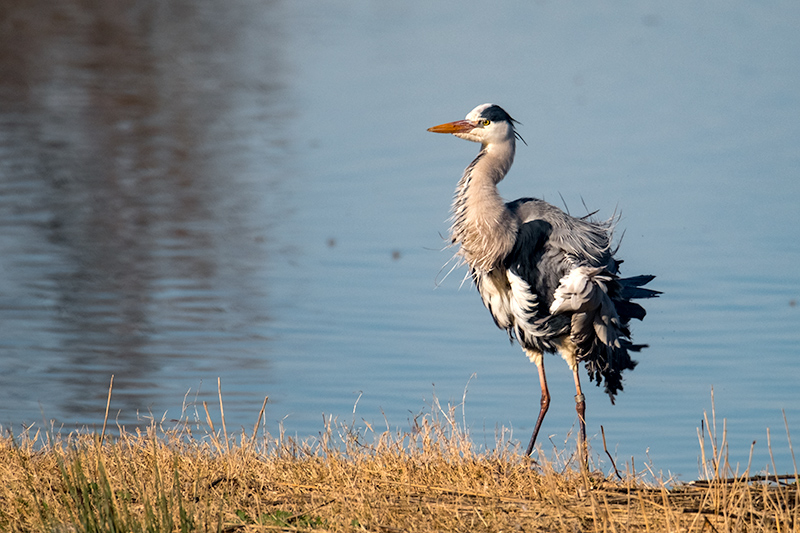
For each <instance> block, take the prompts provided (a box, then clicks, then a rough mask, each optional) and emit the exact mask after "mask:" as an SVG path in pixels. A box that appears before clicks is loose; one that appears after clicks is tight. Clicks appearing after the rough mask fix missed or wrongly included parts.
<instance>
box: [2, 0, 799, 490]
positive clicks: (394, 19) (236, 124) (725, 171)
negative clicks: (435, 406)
mask: <svg viewBox="0 0 800 533" xmlns="http://www.w3.org/2000/svg"><path fill="white" fill-rule="evenodd" d="M0 15H1V16H2V27H3V28H4V31H3V32H2V34H3V38H2V39H1V40H0V68H1V69H2V75H0V96H1V98H0V250H1V253H0V272H2V276H0V362H1V363H0V364H1V365H2V374H0V423H2V424H3V425H4V426H5V427H8V428H10V429H12V430H13V431H14V432H18V431H20V430H21V429H22V428H23V427H24V426H27V425H30V424H36V425H40V424H44V423H46V422H44V421H50V420H52V421H54V422H53V423H55V424H56V426H57V427H63V428H64V429H65V430H71V429H75V428H82V427H92V426H95V427H96V426H99V425H100V424H102V419H103V412H104V409H105V399H106V394H107V388H108V383H109V380H110V377H111V375H112V374H113V375H114V376H115V378H114V394H113V401H112V413H113V416H114V417H115V418H116V420H118V421H119V423H121V424H124V425H126V426H133V425H136V424H146V423H147V422H148V420H149V419H150V418H151V417H152V418H155V419H157V420H161V419H165V420H167V421H169V420H171V419H177V418H181V417H184V418H190V419H193V418H194V417H195V416H196V415H195V413H196V412H197V413H202V406H199V403H200V402H202V401H204V400H205V401H208V402H210V403H212V404H213V403H214V402H216V394H217V391H216V385H217V378H220V379H221V382H222V388H223V395H224V399H225V415H226V422H227V425H228V428H229V429H232V428H234V429H235V428H239V427H241V426H244V427H247V428H251V427H252V425H253V424H254V423H255V420H256V417H257V415H258V410H259V408H260V406H261V402H262V401H263V399H264V397H265V396H269V398H270V403H269V404H268V407H267V411H266V419H265V427H266V429H267V430H268V431H270V432H271V433H273V434H276V433H277V432H278V431H279V427H280V426H281V425H282V426H283V428H284V430H285V431H287V432H288V433H290V434H296V435H298V436H299V437H301V438H305V437H313V436H314V435H317V434H318V432H319V431H320V430H321V429H322V427H323V417H326V416H334V417H338V418H339V419H340V420H348V421H349V420H355V423H356V424H357V425H366V424H370V425H372V426H373V427H377V428H379V427H384V426H385V425H386V424H387V423H388V425H389V427H392V428H401V429H403V428H406V427H408V426H409V420H411V419H413V417H414V416H416V415H417V414H419V413H420V412H427V411H429V409H430V407H429V406H430V404H431V402H432V397H433V395H434V394H435V395H436V396H437V397H438V398H439V400H440V401H441V402H442V404H445V405H446V404H447V403H448V402H451V403H453V404H454V405H455V404H460V403H461V402H462V398H463V397H464V393H465V389H467V391H466V404H465V406H464V410H463V412H462V411H460V410H459V416H461V417H462V419H463V420H465V421H466V423H467V425H468V426H469V428H470V431H471V432H472V435H473V438H474V440H475V441H476V443H477V444H479V445H489V446H491V445H492V444H493V442H494V434H495V431H496V429H497V428H499V427H503V426H504V427H508V428H512V430H513V437H514V438H515V439H518V440H520V441H523V442H525V441H527V439H528V437H529V434H530V431H531V430H532V425H533V422H534V420H535V415H536V411H537V409H538V382H537V378H536V372H535V368H534V367H533V366H532V365H530V363H528V362H527V360H526V359H525V357H524V356H523V355H522V352H521V351H520V350H519V348H518V347H517V346H512V345H509V343H508V342H507V340H506V336H505V333H504V332H502V331H499V330H497V329H496V328H495V326H494V324H493V323H492V321H491V318H490V316H489V315H488V313H487V312H486V310H485V309H484V308H483V307H482V305H481V304H480V299H479V297H478V295H477V293H476V292H475V290H474V289H472V288H469V286H468V284H465V285H464V287H461V280H462V279H463V276H464V271H463V270H459V271H456V272H453V273H452V274H450V275H449V276H447V277H445V275H444V274H445V273H446V272H447V270H448V269H447V268H445V269H444V270H442V268H443V265H445V263H446V262H447V261H448V259H449V257H450V255H451V254H452V250H446V249H444V245H445V242H444V239H443V237H442V236H443V235H445V234H446V232H447V227H448V225H447V221H446V219H447V214H448V213H447V212H448V209H449V202H450V198H451V195H452V191H453V189H454V187H455V184H456V182H457V180H458V178H459V177H460V173H461V170H462V169H463V167H464V166H466V165H467V164H468V163H469V161H470V160H471V158H472V157H473V156H474V154H475V153H476V152H477V146H475V145H473V144H471V143H467V142H464V141H461V140H458V139H455V138H452V137H446V136H434V135H431V134H428V133H426V132H425V129H426V128H427V127H428V126H431V125H433V124H438V123H441V122H445V121H449V120H455V119H458V118H461V117H463V116H464V115H465V114H466V113H467V111H469V110H470V109H471V108H472V107H474V106H475V105H477V104H480V103H483V102H487V101H493V102H496V103H498V104H501V105H503V106H504V107H505V108H506V109H507V110H508V111H509V112H510V113H511V114H512V115H513V116H514V117H515V118H517V119H518V120H520V121H521V122H522V123H523V125H522V126H521V127H520V131H521V133H522V135H523V136H524V137H525V139H526V141H527V143H528V146H527V147H525V146H520V147H519V148H518V152H517V161H516V163H515V166H514V167H513V169H512V171H511V173H510V175H509V177H508V179H507V180H506V181H505V182H504V183H503V184H502V185H501V193H502V194H503V195H504V196H505V197H507V198H509V199H511V198H516V197H519V196H538V197H543V198H545V199H547V200H549V201H551V202H552V203H555V204H557V205H563V203H562V197H563V202H566V205H567V206H568V208H569V209H570V210H571V212H573V213H574V214H584V213H585V212H586V209H587V208H588V209H590V210H595V209H599V210H600V212H599V213H598V216H602V217H608V216H611V215H612V214H614V213H615V212H617V213H621V215H622V217H621V221H620V223H619V230H620V231H619V232H618V235H620V236H621V235H622V233H623V230H624V238H623V239H622V245H621V248H620V255H621V256H622V257H623V258H624V259H625V264H624V265H623V266H624V273H625V274H631V275H633V274H640V273H653V274H656V275H657V276H658V278H657V280H656V281H655V282H654V286H655V287H656V288H658V289H660V290H663V291H664V293H665V294H664V296H663V297H662V298H660V299H659V300H657V301H652V302H648V305H647V307H648V311H649V314H648V317H647V319H646V320H645V321H644V322H643V323H642V324H635V331H634V335H635V338H636V340H637V341H640V342H646V343H649V344H650V348H648V349H647V350H646V351H645V352H643V353H642V354H641V356H640V357H639V360H640V364H639V366H638V367H637V369H636V370H635V371H634V372H632V373H629V374H628V375H627V376H626V377H627V380H626V382H625V392H624V393H622V394H621V395H620V396H619V398H618V401H617V405H616V406H613V407H612V406H611V405H610V404H609V402H608V400H607V397H606V396H605V395H604V394H603V393H602V390H601V389H597V388H595V387H590V386H587V387H585V388H586V389H587V390H586V393H587V403H588V406H587V416H588V424H589V427H588V431H589V434H590V436H592V437H593V439H594V440H593V441H592V443H593V445H594V448H595V450H596V451H598V452H599V451H600V450H601V449H602V445H601V443H600V439H599V431H600V424H602V425H603V427H604V428H605V432H606V438H607V441H608V443H609V448H610V449H611V451H612V453H614V454H615V455H616V457H617V460H618V462H620V463H624V462H626V461H629V460H630V458H631V457H634V458H635V460H636V464H637V465H641V464H643V463H644V462H645V461H648V460H649V461H652V464H653V467H654V468H655V469H661V470H664V471H671V472H674V473H677V474H680V475H681V476H682V477H683V478H684V479H691V478H693V477H695V476H696V475H697V457H698V455H699V449H698V446H697V436H696V428H697V427H698V426H699V425H700V421H701V419H702V418H703V413H704V411H710V409H711V400H710V393H711V389H712V387H713V389H714V395H715V400H716V412H717V416H718V417H719V419H720V425H721V419H722V418H725V419H726V420H727V422H726V424H727V432H728V433H727V438H728V441H729V442H730V447H731V449H730V451H731V460H732V461H733V462H734V463H735V462H739V463H741V464H742V465H744V464H745V463H746V462H747V457H748V453H749V450H750V444H751V442H752V441H753V440H755V441H756V447H755V453H754V460H753V463H754V469H756V470H757V469H761V468H762V467H765V466H766V465H767V464H768V463H769V456H768V453H767V448H766V430H767V428H770V430H771V436H772V444H773V448H774V452H775V460H776V462H777V466H778V469H779V470H780V471H791V470H792V466H791V458H790V456H789V453H788V449H787V446H786V444H785V442H786V441H785V432H784V429H783V414H782V413H783V412H784V411H785V413H786V417H787V419H788V421H789V425H790V429H795V430H796V428H797V427H798V423H799V421H800V410H799V408H798V406H800V392H798V390H799V389H798V387H797V386H796V381H797V379H798V370H797V360H798V355H800V352H798V348H797V346H798V340H800V334H799V333H798V331H800V314H798V313H799V311H798V307H797V304H796V302H797V300H798V299H800V275H798V270H797V267H796V265H797V264H798V260H800V244H798V242H799V241H798V239H797V229H796V228H798V227H800V207H799V206H800V180H798V175H797V169H798V168H800V166H799V165H798V152H797V146H798V141H800V131H798V130H799V128H800V127H799V126H798V124H800V121H798V118H800V98H798V95H800V72H798V69H797V66H796V65H797V59H798V50H800V37H798V35H797V32H796V28H797V26H798V23H800V8H798V7H795V5H794V4H793V3H790V2H785V3H782V4H772V5H770V6H760V5H756V4H748V5H738V6H731V5H729V4H725V3H718V4H705V5H703V6H700V5H695V6H690V7H687V6H661V5H656V4H652V5H650V4H631V5H622V4H620V5H615V6H613V7H611V6H606V7H602V8H601V7H592V6H583V5H578V4H574V5H573V4H556V3H552V4H551V3H536V4H527V3H510V4H506V5H502V6H494V7H492V8H491V9H488V8H487V6H484V5H482V4H481V3H478V2H468V3H458V4H455V3H447V2H443V3H437V4H435V5H427V4H425V3H422V2H420V3H414V2H412V3H404V4H392V5H386V4H380V3H370V2H357V3H352V4H347V5H332V4H329V3H326V2H292V3H289V2H255V1H252V2H251V1H247V0H240V1H237V2H233V3H230V2H214V1H212V0H207V1H203V2H175V3H172V4H171V5H170V6H168V7H164V6H163V5H160V4H157V3H151V2H140V3H125V2H110V3H109V2H106V3H104V4H103V6H90V5H88V4H80V5H78V4H73V3H71V2H61V3H59V4H58V6H51V5H45V3H42V5H38V6H37V5H35V3H34V4H33V5H31V4H29V3H23V2H17V3H12V4H10V5H9V6H8V7H5V8H3V10H2V12H0ZM584 203H585V204H586V207H584ZM546 364H547V365H548V378H549V381H550V384H551V392H552V394H553V403H552V407H551V411H550V413H549V414H548V417H547V419H546V421H545V425H544V428H543V434H544V435H545V437H550V441H548V440H547V439H546V438H545V439H543V441H542V442H543V443H544V444H545V445H546V446H549V442H552V443H554V444H555V445H556V446H558V447H559V448H563V446H564V442H565V441H566V440H567V439H570V445H574V444H572V440H574V433H573V434H572V435H570V434H569V432H570V431H571V430H574V423H575V412H574V407H573V405H574V401H573V399H572V396H573V394H574V389H573V387H572V379H571V374H570V372H569V371H568V369H567V368H566V367H565V365H564V364H563V362H562V361H561V360H560V358H558V357H549V358H548V359H547V360H546ZM473 376H474V377H473ZM356 402H357V408H356V410H355V414H354V413H353V410H354V406H356ZM212 407H213V405H212ZM184 409H185V411H184ZM199 417H200V418H201V419H204V415H202V414H200V415H199Z"/></svg>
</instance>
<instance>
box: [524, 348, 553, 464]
mask: <svg viewBox="0 0 800 533" xmlns="http://www.w3.org/2000/svg"><path fill="white" fill-rule="evenodd" d="M525 353H526V354H527V355H528V358H529V359H530V360H531V361H532V362H533V363H534V364H535V365H536V370H538V371H539V384H540V385H541V386H542V399H541V401H540V402H539V417H538V418H537V419H536V426H535V427H534V428H533V435H532V436H531V441H530V442H529V443H528V449H527V451H526V452H525V455H530V454H532V453H533V446H534V445H535V444H536V436H537V435H538V434H539V429H540V428H541V427H542V421H543V420H544V415H546V414H547V409H548V408H549V407H550V391H549V390H548V389H547V376H546V375H545V373H544V358H543V357H542V352H535V351H533V350H525Z"/></svg>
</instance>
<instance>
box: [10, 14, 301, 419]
mask: <svg viewBox="0 0 800 533" xmlns="http://www.w3.org/2000/svg"><path fill="white" fill-rule="evenodd" d="M271 14H272V6H270V5H269V4H265V3H263V2H256V3H255V5H254V6H250V5H248V4H247V3H244V2H237V3H235V5H233V4H230V3H228V2H211V1H205V2H197V1H195V0H185V1H178V2H170V3H167V4H164V3H162V2H155V1H153V2H134V1H124V0H110V1H108V0H103V1H89V2H73V1H62V2H27V1H12V2H10V3H9V2H4V4H3V7H0V21H1V24H2V28H0V34H2V37H0V68H1V69H2V72H1V73H0V233H1V234H2V236H0V253H1V254H2V259H0V266H2V270H3V271H2V278H3V280H2V281H1V282H0V322H2V324H1V325H0V331H1V332H2V337H1V338H0V364H2V367H3V372H2V377H0V382H2V385H0V398H2V401H0V423H8V422H9V421H10V420H13V421H15V422H16V421H18V420H20V418H23V419H28V420H29V421H35V420H36V417H34V419H33V420H30V417H29V416H22V417H21V416H20V412H22V413H34V414H35V415H37V416H38V417H39V419H41V418H40V417H41V415H40V414H39V410H40V409H41V411H43V413H44V416H45V417H46V418H56V419H57V421H58V422H59V423H65V424H67V426H68V427H74V426H73V424H78V425H80V424H81V423H84V422H86V421H92V422H94V421H96V420H97V414H98V412H101V411H102V409H103V398H104V397H105V394H106V389H107V386H108V382H109V378H110V375H111V374H115V375H116V378H115V396H114V398H115V402H114V406H115V408H116V409H119V410H121V412H122V415H121V422H123V423H125V422H127V423H130V422H132V421H134V420H135V418H136V413H137V411H139V412H146V411H147V409H149V408H152V409H154V410H155V412H156V416H158V411H159V410H162V411H163V409H164V405H163V401H164V398H165V397H166V398H167V401H169V403H170V405H172V404H174V400H175V399H176V394H177V399H179V398H180V397H182V394H183V392H185V391H186V390H187V388H189V387H195V388H196V387H197V385H198V383H199V381H200V380H202V379H203V378H205V379H207V380H208V379H209V378H215V377H216V376H217V375H223V376H225V375H226V372H227V373H228V375H230V374H231V373H234V374H236V373H238V374H241V376H239V379H240V380H241V379H244V380H245V381H246V380H247V379H250V380H251V381H252V382H253V385H252V387H250V389H251V390H252V391H253V392H252V393H253V394H254V395H255V396H263V394H264V391H263V390H258V389H259V380H261V381H263V380H264V379H265V372H266V369H265V365H266V356H267V354H264V353H263V350H264V348H265V346H266V345H267V344H268V343H266V342H264V338H263V327H264V324H265V323H267V322H268V321H269V319H270V317H269V316H268V311H267V309H268V296H269V295H268V294H266V287H267V284H265V283H263V279H262V277H263V276H264V269H265V268H266V266H265V265H268V263H269V261H270V259H271V257H270V256H271V248H272V245H271V236H270V231H271V230H270V225H271V224H272V222H271V221H270V220H268V219H267V220H265V219H264V217H263V214H264V213H265V212H268V213H274V214H275V219H279V218H280V216H281V215H282V212H281V210H286V209H287V208H286V207H285V206H286V202H285V201H282V200H281V198H280V196H281V194H282V191H281V185H280V182H279V181H278V180H279V178H280V176H281V173H282V172H285V171H284V170H281V167H282V165H283V153H284V152H285V146H284V145H285V141H284V140H283V139H281V138H280V137H277V138H276V137H275V135H274V134H272V133H270V132H272V131H281V128H280V127H276V126H279V125H280V124H281V121H282V120H283V116H282V115H281V113H280V112H278V110H277V109H275V108H276V107H277V106H274V105H273V102H275V101H276V100H277V99H278V98H279V96H280V95H281V93H282V91H283V89H282V82H281V75H282V74H281V72H282V65H281V60H280V54H279V51H280V50H279V47H278V39H279V35H280V32H279V29H278V28H276V27H273V24H272V23H271V22H270V19H269V18H268V17H269V16H270V15H271ZM273 40H274V41H273ZM282 104H283V105H282V106H281V107H282V109H283V108H285V99H284V101H283V103H282ZM259 122H268V123H269V124H270V127H269V128H264V127H259V126H258V123H259ZM252 143H259V144H263V145H264V146H263V147H262V148H261V149H260V150H258V151H254V150H249V151H247V150H245V148H247V146H248V145H249V144H252ZM259 158H260V159H259ZM265 203H266V204H267V205H266V206H265V205H264V204H265ZM270 204H271V205H270ZM220 357H228V358H230V361H229V362H227V363H226V362H224V361H222V362H220V361H219V360H218V359H219V358H220ZM211 358H214V359H217V361H216V362H217V364H218V367H217V368H213V369H210V368H208V366H209V365H208V362H209V360H210V359H211ZM204 366H205V367H206V368H204ZM238 374H237V375H238ZM248 376H251V377H248ZM239 386H240V387H241V388H242V389H247V388H248V387H247V386H242V385H241V384H240V385H239ZM31 387H34V388H35V389H38V391H37V394H30V392H26V393H22V392H23V390H25V389H30V388H31ZM214 388H215V384H214V385H213V386H212V385H211V384H209V386H207V387H206V389H207V390H206V392H209V393H211V392H214ZM25 398H30V400H27V404H25V403H26V400H25ZM93 399H96V400H97V401H93ZM229 401H232V402H235V401H237V397H236V394H234V395H233V397H229ZM36 403H38V406H37V405H35V404H36ZM254 403H257V400H256V401H255V402H254ZM32 404H33V405H32ZM10 413H14V414H13V415H12V414H10ZM76 417H77V418H76Z"/></svg>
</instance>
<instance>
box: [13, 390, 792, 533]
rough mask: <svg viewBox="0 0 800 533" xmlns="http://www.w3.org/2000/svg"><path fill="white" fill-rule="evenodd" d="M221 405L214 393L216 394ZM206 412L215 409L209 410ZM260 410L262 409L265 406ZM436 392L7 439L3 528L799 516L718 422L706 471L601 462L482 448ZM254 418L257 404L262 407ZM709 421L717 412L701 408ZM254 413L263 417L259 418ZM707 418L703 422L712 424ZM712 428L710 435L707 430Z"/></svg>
mask: <svg viewBox="0 0 800 533" xmlns="http://www.w3.org/2000/svg"><path fill="white" fill-rule="evenodd" d="M220 407H221V404H220ZM206 412H208V411H206ZM262 413H263V410H262ZM453 414H454V413H453V409H452V408H451V409H448V410H443V409H441V408H440V407H439V406H438V404H434V408H433V409H432V413H431V414H429V415H425V416H422V417H419V418H418V419H417V420H416V421H415V424H414V427H413V428H412V429H411V430H410V431H407V432H395V433H392V432H385V433H381V434H379V433H377V432H374V431H373V430H372V428H370V427H367V428H366V429H362V430H355V429H353V428H351V427H347V426H346V425H343V424H338V423H336V422H335V421H331V423H330V424H329V425H328V431H327V433H325V434H324V435H322V437H321V438H320V439H316V440H314V441H308V442H297V441H296V440H293V439H291V438H287V437H285V436H281V437H278V438H272V437H270V436H269V435H265V436H258V437H256V436H255V434H254V435H249V436H248V435H245V434H244V433H242V434H240V435H237V436H233V435H229V434H228V433H227V432H225V431H221V430H214V429H213V424H212V423H211V422H212V420H211V417H210V416H209V417H208V420H207V423H208V424H209V425H210V426H211V427H212V430H211V431H208V432H204V434H203V435H202V437H200V438H197V437H195V435H193V433H192V431H191V429H190V428H189V426H188V425H183V426H181V428H180V429H174V430H163V429H160V428H159V427H157V426H156V425H154V426H153V427H151V428H150V429H149V430H148V431H146V432H137V433H136V434H131V433H126V432H125V431H123V430H120V434H119V435H118V436H115V437H113V438H112V437H109V436H107V435H105V430H104V431H103V433H101V435H77V434H73V435H69V436H65V437H58V436H55V435H47V434H46V435H42V434H33V435H30V434H24V435H22V436H19V437H17V438H12V437H11V436H6V437H4V438H2V439H0V476H1V477H2V483H0V529H2V530H10V531H306V530H314V531H373V532H401V531H408V532H412V531H415V532H433V531H491V532H500V531H508V532H510V531H549V532H550V531H554V532H570V533H572V532H576V531H612V532H622V531H647V532H650V531H652V532H656V531H696V532H722V531H747V532H756V531H780V532H790V531H797V530H798V528H800V525H799V524H800V522H798V518H799V517H798V509H800V506H798V491H797V488H798V481H797V475H796V474H795V475H792V476H789V477H787V476H769V477H758V476H756V477H750V476H749V475H748V474H747V473H745V474H743V475H740V476H736V475H731V472H730V468H729V466H728V464H727V462H726V460H725V454H726V445H725V442H724V441H725V435H724V430H723V437H722V439H721V441H719V442H718V441H717V439H716V434H715V432H712V435H711V436H709V437H708V438H707V437H706V436H705V435H704V434H701V445H702V447H703V450H704V451H703V453H704V454H705V453H706V450H705V448H706V447H708V448H709V451H708V455H709V456H708V457H705V456H704V457H703V461H704V464H707V465H708V480H707V481H704V482H694V483H691V484H684V485H675V486H672V485H669V484H667V483H665V482H663V481H655V482H652V481H651V482H644V481H642V477H641V476H637V475H628V476H627V478H626V479H618V478H617V477H615V478H614V479H611V478H607V477H605V476H603V475H602V474H599V473H597V472H592V471H591V470H590V469H589V468H580V467H579V466H578V465H576V464H574V463H573V462H572V458H571V457H567V458H566V459H562V458H559V457H558V456H556V457H555V459H553V460H552V461H551V462H542V461H540V462H538V463H536V462H534V461H532V460H530V459H528V458H526V457H523V456H521V455H520V454H519V453H518V451H519V450H518V449H517V447H515V446H512V445H511V444H509V442H508V441H507V439H505V437H504V436H503V435H500V436H499V437H498V439H497V440H498V442H497V443H496V446H495V447H494V449H492V450H488V451H476V450H475V449H474V448H473V444H472V443H471V440H470V438H469V436H468V435H467V434H465V432H464V431H463V430H462V429H460V428H459V427H458V425H457V424H456V423H455V422H454V417H453ZM259 419H260V416H259ZM706 425H707V426H709V427H715V426H716V421H715V420H714V421H712V424H708V423H706ZM256 427H258V424H256ZM703 433H704V430H703ZM706 440H708V442H706Z"/></svg>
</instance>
